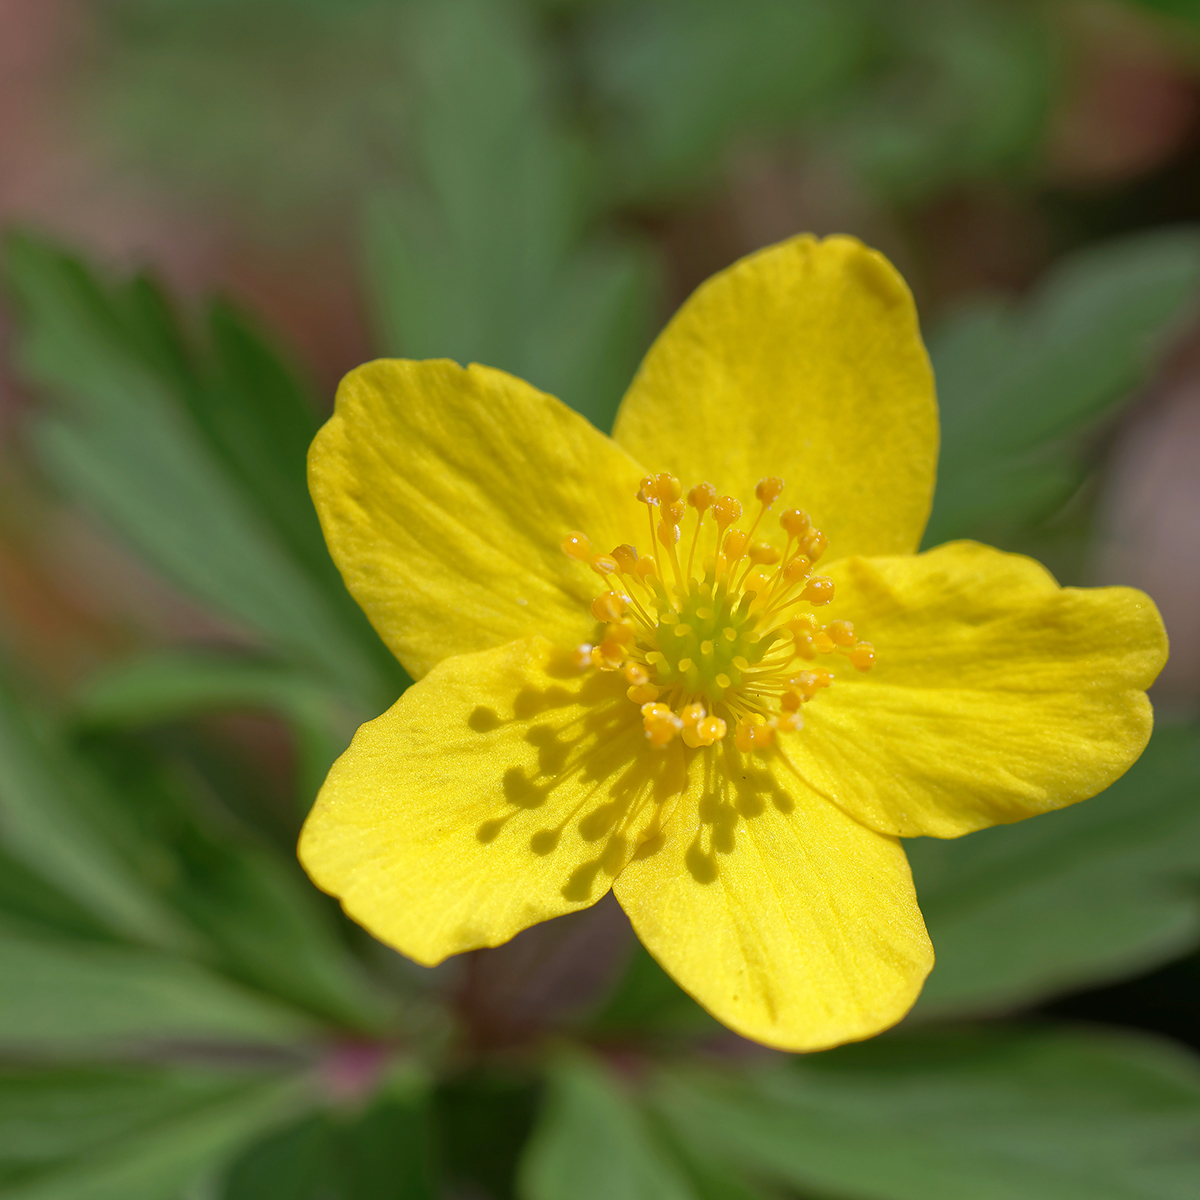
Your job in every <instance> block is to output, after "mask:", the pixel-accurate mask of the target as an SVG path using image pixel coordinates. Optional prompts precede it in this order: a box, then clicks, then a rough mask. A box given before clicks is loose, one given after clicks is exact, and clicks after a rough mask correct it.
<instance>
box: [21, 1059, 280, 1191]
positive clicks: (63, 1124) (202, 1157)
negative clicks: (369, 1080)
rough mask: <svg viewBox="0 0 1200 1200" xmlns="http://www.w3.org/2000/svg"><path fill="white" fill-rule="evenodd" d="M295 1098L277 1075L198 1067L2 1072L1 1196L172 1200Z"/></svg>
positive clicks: (266, 1125) (270, 1123)
mask: <svg viewBox="0 0 1200 1200" xmlns="http://www.w3.org/2000/svg"><path fill="white" fill-rule="evenodd" d="M302 1102H303V1094H302V1090H301V1086H300V1085H299V1083H298V1082H297V1081H295V1080H288V1079H286V1078H281V1077H280V1076H279V1075H278V1074H274V1073H265V1072H248V1071H236V1070H226V1071H218V1070H211V1069H204V1068H200V1067H188V1068H184V1067H169V1068H159V1067H112V1068H106V1067H95V1068H77V1067H65V1068H60V1069H49V1070H35V1069H26V1070H17V1069H14V1068H8V1069H5V1070H3V1071H0V1187H3V1189H4V1195H5V1197H6V1198H8V1200H177V1197H178V1196H179V1194H180V1191H181V1189H182V1188H184V1187H186V1186H187V1185H189V1184H190V1183H192V1182H193V1181H194V1180H195V1179H196V1178H197V1177H198V1176H200V1175H201V1174H202V1173H206V1172H209V1171H212V1170H213V1169H214V1168H216V1167H218V1166H220V1164H221V1163H222V1162H223V1161H224V1160H226V1159H227V1158H229V1157H230V1156H231V1155H233V1154H234V1153H236V1152H237V1150H238V1149H239V1148H240V1147H241V1146H242V1145H244V1144H245V1143H246V1142H247V1141H249V1140H251V1139H253V1138H254V1137H255V1136H256V1135H258V1134H259V1133H260V1132H261V1131H263V1130H264V1129H267V1128H270V1127H271V1126H273V1125H276V1124H278V1123H279V1122H280V1121H281V1120H282V1119H285V1118H286V1117H287V1116H289V1115H290V1114H291V1113H292V1112H294V1111H295V1109H296V1108H297V1107H298V1106H299V1105H300V1104H301V1103H302Z"/></svg>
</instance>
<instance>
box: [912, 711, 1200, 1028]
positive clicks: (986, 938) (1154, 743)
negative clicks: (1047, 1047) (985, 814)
mask: <svg viewBox="0 0 1200 1200" xmlns="http://www.w3.org/2000/svg"><path fill="white" fill-rule="evenodd" d="M1198 801H1200V729H1198V728H1196V727H1195V726H1191V725H1189V726H1170V725H1162V726H1160V727H1159V728H1158V729H1157V730H1156V731H1155V733H1154V736H1153V737H1152V738H1151V741H1150V744H1149V746H1148V747H1147V748H1146V751H1145V753H1144V754H1143V755H1142V757H1141V758H1140V759H1139V760H1138V761H1137V762H1136V763H1135V764H1134V765H1133V766H1132V767H1131V768H1130V769H1129V771H1128V773H1127V774H1125V775H1124V776H1122V778H1120V779H1119V780H1117V782H1116V783H1114V784H1113V785H1112V786H1111V787H1110V788H1108V790H1107V791H1105V792H1102V793H1101V794H1100V795H1099V796H1096V797H1094V798H1093V799H1091V800H1085V801H1083V802H1082V803H1081V804H1076V805H1073V806H1072V807H1070V808H1065V809H1061V810H1059V811H1058V812H1053V813H1047V814H1045V815H1043V816H1039V817H1033V818H1031V819H1029V820H1027V821H1021V822H1018V823H1017V824H1015V825H1006V826H999V827H996V828H993V829H985V830H981V831H980V832H979V833H973V834H971V835H970V836H969V837H966V838H961V839H958V840H956V841H948V842H942V841H938V840H936V839H933V838H915V839H911V840H909V841H907V842H906V843H905V848H906V850H907V851H908V854H909V858H910V860H911V862H912V865H913V875H914V878H915V880H916V884H917V897H918V899H919V901H920V903H921V911H922V912H923V913H924V914H925V920H926V923H927V925H928V927H929V933H930V937H931V938H932V940H933V946H934V950H935V952H936V954H937V962H936V965H935V966H934V969H933V973H932V974H931V975H930V977H929V981H928V982H927V983H926V985H925V991H924V993H923V994H922V996H921V999H920V1000H919V1001H918V1008H917V1012H918V1013H924V1014H939V1013H946V1012H962V1011H977V1012H978V1011H990V1010H995V1009H1000V1008H1006V1007H1011V1006H1014V1005H1017V1004H1029V1003H1033V1002H1035V1001H1038V1000H1041V999H1043V998H1045V997H1047V996H1051V995H1054V994H1056V993H1060V992H1064V991H1067V990H1069V989H1071V988H1077V987H1081V986H1084V985H1087V984H1095V983H1100V982H1107V981H1109V980H1112V979H1116V978H1120V977H1121V976H1123V975H1129V974H1133V973H1136V972H1139V971H1143V970H1147V969H1149V968H1150V967H1152V966H1155V965H1157V964H1158V963H1161V962H1164V961H1166V960H1168V959H1170V958H1173V957H1175V956H1176V955H1178V954H1181V953H1184V952H1185V951H1187V950H1189V949H1190V948H1191V947H1193V946H1195V945H1196V944H1197V943H1200V803H1198Z"/></svg>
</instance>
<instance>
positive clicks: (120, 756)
mask: <svg viewBox="0 0 1200 1200" xmlns="http://www.w3.org/2000/svg"><path fill="white" fill-rule="evenodd" d="M85 744H86V746H87V749H88V752H89V754H90V756H91V758H92V760H93V761H94V762H95V763H96V764H97V766H98V768H100V769H101V770H102V771H103V774H104V775H105V776H106V777H108V778H109V779H112V780H114V781H117V780H119V781H120V788H121V794H122V798H123V800H124V803H125V805H126V806H127V808H128V810H129V811H130V812H131V814H133V815H134V816H135V818H136V820H137V822H138V825H139V828H140V829H141V832H142V834H143V836H144V837H145V839H146V841H147V843H148V844H150V845H152V846H154V847H155V848H157V849H158V851H159V853H160V854H161V855H162V856H163V857H164V858H165V859H166V861H167V862H168V863H169V867H168V869H166V870H164V871H163V872H162V873H161V876H160V878H159V879H158V880H157V886H158V888H159V890H160V891H161V893H162V895H163V896H164V898H165V899H167V900H168V901H169V902H170V903H171V905H172V906H173V907H174V909H175V910H177V911H178V912H180V913H181V914H183V915H184V916H186V917H187V919H188V920H189V921H190V922H191V924H192V926H193V927H194V928H195V929H197V930H198V931H199V932H200V933H201V934H202V935H203V943H202V945H201V946H200V947H199V948H198V949H197V951H196V953H195V954H194V957H196V958H199V959H201V960H202V961H204V962H205V963H206V964H207V965H209V966H211V967H214V968H216V969H218V970H220V971H221V972H222V973H224V974H225V975H228V976H230V977H232V978H233V979H235V980H238V981H240V982H242V983H246V984H249V985H251V986H252V987H255V988H258V989H261V990H262V991H265V992H268V993H270V994H271V995H273V996H276V997H280V998H284V999H286V1000H287V1001H289V1002H290V1003H292V1004H295V1005H298V1006H300V1007H303V1008H305V1009H307V1010H309V1011H310V1012H313V1013H316V1014H318V1015H319V1016H321V1017H323V1018H325V1019H327V1020H332V1021H334V1022H336V1023H337V1024H340V1025H344V1026H349V1027H350V1028H352V1029H357V1030H359V1031H368V1032H380V1031H382V1030H383V1029H386V1028H388V1027H389V1026H390V1025H391V1024H392V1023H393V1021H394V1017H395V1013H394V1011H393V1010H394V1007H395V1004H394V1001H385V1000H384V998H383V997H382V995H381V994H380V993H379V992H377V991H376V990H375V989H374V988H373V987H372V986H371V985H370V984H369V982H368V980H367V978H366V975H365V972H364V970H363V968H362V965H361V963H360V962H359V961H358V960H357V959H355V958H354V956H353V955H351V954H350V952H349V951H348V949H347V948H346V946H345V944H344V942H343V941H342V939H341V937H340V936H339V933H338V931H337V928H336V926H335V925H334V923H333V920H332V905H331V903H330V902H328V901H326V900H324V899H323V898H322V897H320V896H319V895H318V894H317V892H316V891H315V890H314V889H313V887H312V885H311V884H310V883H309V882H308V880H307V879H305V878H304V876H303V874H302V872H301V871H300V868H299V865H298V864H297V863H296V860H295V857H294V854H293V853H292V849H291V846H290V845H289V846H288V847H287V849H286V850H284V851H280V850H277V849H276V848H275V847H274V846H271V845H269V844H268V843H266V842H265V841H263V840H261V839H259V838H257V837H255V836H253V835H252V834H251V833H250V832H249V831H248V830H246V829H245V828H243V827H242V826H241V825H240V824H239V823H237V822H235V821H234V820H232V819H230V818H229V817H227V816H222V813H221V810H220V809H218V808H216V806H214V805H212V804H206V803H205V797H204V795H203V793H202V792H200V793H198V789H197V785H196V782H195V780H194V779H193V778H192V776H191V773H190V772H189V771H187V770H185V769H178V770H177V769H176V766H175V764H174V763H173V762H171V761H169V760H168V761H167V762H163V761H161V759H160V758H159V756H157V755H154V754H152V753H150V752H149V750H148V749H147V747H146V745H145V743H144V742H142V741H140V740H136V739H132V738H128V737H123V736H121V735H108V736H104V737H101V736H99V735H95V734H93V735H92V736H91V737H89V738H88V739H87V741H86V743H85Z"/></svg>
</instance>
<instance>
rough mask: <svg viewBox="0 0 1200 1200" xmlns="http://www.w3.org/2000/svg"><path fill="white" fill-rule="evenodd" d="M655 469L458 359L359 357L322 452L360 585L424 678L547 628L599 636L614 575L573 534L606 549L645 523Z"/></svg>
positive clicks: (338, 546)
mask: <svg viewBox="0 0 1200 1200" xmlns="http://www.w3.org/2000/svg"><path fill="white" fill-rule="evenodd" d="M643 475H644V472H643V471H642V469H641V468H640V467H639V466H638V464H637V463H635V462H634V461H633V459H632V458H630V456H629V455H628V454H627V453H626V452H625V451H624V450H622V449H621V448H620V447H619V446H617V445H616V444H615V443H614V442H613V441H612V440H611V439H610V438H608V437H606V436H605V435H604V434H602V433H599V432H598V431H597V430H596V429H594V428H593V427H592V426H591V425H589V424H588V422H587V421H585V420H584V419H583V418H582V417H580V416H579V415H577V414H576V413H573V412H572V411H571V410H570V409H568V408H567V407H566V406H565V405H564V404H562V403H560V402H559V401H558V400H555V399H554V397H553V396H548V395H546V394H545V393H544V392H539V391H538V390H537V389H536V388H533V387H531V386H530V385H529V384H527V383H524V382H523V381H522V380H520V379H516V378H514V377H513V376H511V375H507V374H505V373H504V372H503V371H496V370H492V369H491V368H488V367H480V366H471V367H468V368H466V369H464V368H462V367H459V366H457V365H456V364H454V363H452V362H448V361H444V360H439V361H433V362H409V361H404V360H388V359H382V360H380V361H378V362H372V363H367V364H366V365H365V366H362V367H359V368H358V369H357V370H355V371H352V372H351V373H350V374H349V375H347V376H346V378H345V379H344V380H343V381H342V384H341V387H339V389H338V397H337V408H336V410H335V412H334V415H333V417H332V418H331V419H330V420H329V421H328V422H327V423H326V424H325V426H324V428H322V430H321V431H320V433H318V434H317V437H316V440H315V441H314V442H313V445H312V450H311V451H310V453H309V486H310V488H311V490H312V495H313V500H314V502H315V503H316V506H317V512H318V513H319V514H320V517H321V525H322V527H323V528H324V530H325V538H326V540H327V541H328V543H329V549H330V552H331V553H332V554H333V557H334V560H335V561H336V562H337V565H338V567H339V569H340V570H341V572H342V577H343V579H345V581H346V586H347V587H348V588H349V589H350V591H351V593H352V594H353V596H354V598H355V599H356V600H357V601H358V602H359V604H360V605H362V607H363V608H364V609H365V610H366V613H367V616H368V617H370V619H371V623H372V624H373V625H374V626H375V628H376V629H377V630H378V631H379V634H380V636H381V637H382V638H383V640H384V641H385V642H386V643H387V644H388V646H389V647H390V648H391V649H392V651H393V652H394V653H395V654H396V656H397V657H398V658H399V659H400V661H401V662H402V663H403V664H404V666H405V667H406V668H407V670H408V671H409V673H410V674H412V675H413V676H414V677H415V678H419V677H420V676H421V675H423V674H424V673H425V672H426V671H428V670H429V668H430V667H432V666H433V665H434V663H437V662H440V661H441V659H443V658H445V657H446V656H447V655H450V654H463V653H467V652H469V651H473V650H483V649H486V648H488V647H490V646H496V645H501V644H503V643H506V642H509V641H512V640H514V639H516V638H519V637H525V636H529V635H532V634H543V635H545V636H546V637H548V638H551V639H552V640H554V641H558V642H561V643H562V644H564V645H569V644H573V643H577V642H579V641H581V640H584V639H585V638H586V637H587V635H588V633H589V632H590V630H591V629H592V628H593V626H594V624H595V622H594V621H593V620H592V618H591V615H590V614H589V612H588V605H589V604H590V602H591V600H592V598H593V597H594V596H595V595H596V594H597V592H598V591H599V590H600V588H599V586H598V580H597V578H596V576H595V575H594V574H593V573H592V572H591V571H590V570H589V569H588V568H587V567H585V566H583V565H581V564H580V563H577V562H574V561H572V560H570V559H568V558H567V557H566V556H565V555H564V554H563V552H562V550H561V542H562V539H563V538H564V537H565V536H566V535H567V534H568V533H570V532H571V531H572V530H576V529H579V530H582V531H584V532H585V533H588V534H589V535H590V536H591V537H592V538H593V539H594V542H595V546H596V549H597V550H598V551H604V552H607V551H608V550H610V549H612V547H613V546H615V545H618V544H619V543H621V542H625V541H630V540H631V539H633V538H634V537H635V536H638V535H640V534H641V529H642V526H641V525H640V524H638V519H639V518H641V519H642V521H643V523H644V513H643V510H642V507H641V505H639V504H637V503H636V502H635V501H634V499H633V497H634V495H635V493H636V492H637V490H638V486H639V481H640V479H641V478H642V476H643ZM644 540H645V539H644V537H643V541H644Z"/></svg>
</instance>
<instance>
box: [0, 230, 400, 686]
mask: <svg viewBox="0 0 1200 1200" xmlns="http://www.w3.org/2000/svg"><path fill="white" fill-rule="evenodd" d="M5 274H6V277H7V281H8V284H9V287H10V289H11V291H12V292H13V293H14V295H15V298H16V300H17V307H18V315H19V317H20V318H21V319H20V321H19V325H18V330H19V334H18V338H17V342H16V357H17V360H18V362H19V363H20V365H21V369H22V371H23V372H24V374H25V375H26V376H27V378H29V379H30V380H31V381H32V382H34V383H35V384H37V385H38V387H39V388H41V389H42V390H43V391H44V392H45V393H46V394H47V395H48V396H50V397H51V398H52V399H53V401H54V404H53V405H51V406H49V407H45V408H42V409H40V410H38V411H37V413H36V417H35V421H34V425H33V435H34V437H33V440H34V444H35V447H36V448H37V451H38V454H39V457H40V459H41V462H42V465H43V467H44V469H45V470H46V471H47V472H48V473H49V474H50V476H51V477H52V479H53V480H54V481H55V483H56V484H58V486H59V487H61V488H62V489H63V490H64V491H65V492H66V493H67V494H68V495H70V496H71V497H73V498H74V499H75V500H77V501H78V502H79V503H81V504H82V505H83V506H84V507H86V508H87V509H88V510H89V511H91V512H93V513H95V514H96V515H98V516H99V517H100V518H101V519H102V520H103V521H105V522H106V523H107V524H108V525H109V526H110V527H111V528H113V529H114V530H115V531H117V532H118V533H119V534H120V535H121V536H122V537H124V538H126V539H127V540H128V541H129V542H130V544H131V545H132V546H133V547H134V548H135V549H137V550H138V551H139V552H140V553H141V554H143V555H144V556H146V558H147V559H148V560H149V561H151V562H152V563H154V564H155V565H156V566H157V567H159V568H160V569H161V570H162V571H163V572H164V573H165V574H167V575H168V576H169V577H170V578H172V579H173V580H175V581H176V582H177V583H179V584H180V585H181V586H183V587H184V588H186V589H187V590H188V591H189V592H191V593H192V594H193V595H195V596H197V597H199V598H200V599H201V600H203V601H205V602H206V603H208V604H211V605H213V606H214V607H215V608H216V609H217V610H218V611H220V612H222V613H224V614H225V615H227V616H229V617H231V618H233V619H235V620H236V621H238V622H239V623H241V624H244V625H246V626H248V627H249V628H250V629H252V630H253V631H254V632H256V633H257V634H259V635H260V636H261V637H263V638H264V639H265V640H266V641H267V642H268V644H270V645H273V646H277V647H279V648H280V649H281V650H283V651H284V652H286V653H288V654H289V655H291V656H292V657H293V658H294V659H296V660H297V661H299V662H301V663H303V664H305V665H308V666H310V667H312V668H313V669H315V670H317V671H320V672H321V673H323V674H324V675H325V676H326V677H327V678H329V679H331V680H333V681H336V683H337V684H338V685H340V686H341V687H342V688H344V689H345V690H346V692H347V694H348V695H349V696H350V697H351V698H352V699H353V700H354V701H355V702H357V703H361V704H363V705H364V706H365V707H366V708H374V709H377V708H379V707H382V706H383V705H385V704H387V703H390V702H391V700H392V699H394V695H395V690H396V686H395V683H394V682H392V681H389V679H388V678H387V676H386V674H385V673H383V672H381V669H380V667H379V665H378V660H377V659H376V658H375V657H374V656H373V652H368V651H366V650H364V649H363V646H362V644H361V643H360V642H359V641H358V640H357V638H356V636H355V635H354V633H353V632H350V631H348V629H347V626H346V625H345V623H344V622H343V620H342V618H341V616H340V615H339V612H338V605H337V604H331V602H330V601H329V599H328V596H327V594H325V593H323V592H322V590H321V586H320V585H319V584H318V583H317V582H315V581H314V580H313V578H312V577H311V576H310V575H308V574H307V573H306V572H305V571H304V569H303V568H302V566H301V565H300V563H299V562H298V561H297V560H296V558H295V557H294V556H293V555H292V554H291V552H290V550H289V548H288V546H287V545H286V542H285V540H284V539H283V538H281V537H280V536H279V535H278V534H277V533H276V531H275V530H274V529H273V528H272V526H271V522H270V519H269V516H268V514H267V513H265V512H264V511H263V510H261V509H260V508H259V507H257V505H256V499H255V496H254V495H253V494H252V493H251V492H248V491H247V490H246V489H244V488H242V487H240V486H239V484H238V482H237V479H236V477H235V475H234V473H233V472H231V470H230V469H228V467H227V465H226V464H225V463H223V462H222V461H221V459H220V457H219V456H218V455H217V454H215V453H214V452H213V450H212V448H211V446H210V444H209V443H208V441H207V439H206V437H205V436H204V433H203V431H202V429H200V428H199V427H197V425H196V423H195V421H194V420H193V417H192V409H193V408H194V407H195V406H197V405H200V404H203V403H205V402H206V401H205V399H204V398H203V397H201V396H199V395H197V391H198V389H199V388H200V386H201V385H200V383H198V382H197V378H196V376H197V374H198V373H197V372H196V371H195V369H194V368H193V366H192V364H191V363H190V360H189V358H188V354H187V350H186V348H185V346H184V345H183V342H182V339H181V338H180V335H179V333H178V331H177V330H176V329H175V328H174V327H173V324H172V322H171V320H170V317H169V314H168V313H167V312H166V308H165V304H164V302H163V301H162V298H161V296H160V295H159V294H158V293H157V291H156V290H155V289H153V288H151V287H150V286H149V285H148V284H146V283H144V282H142V281H138V282H135V283H134V284H132V285H130V286H128V287H126V288H124V289H112V290H109V289H106V288H104V287H103V286H101V285H100V284H99V283H98V282H97V281H96V280H95V279H94V278H93V277H92V276H91V275H90V274H89V273H88V272H87V271H86V269H85V268H84V267H83V266H82V265H81V264H80V263H78V262H77V261H75V260H73V259H71V258H70V257H69V256H67V255H64V254H61V253H59V252H57V251H56V250H53V249H51V248H50V247H48V246H46V245H44V244H43V243H40V242H37V241H35V240H33V239H31V238H13V239H10V240H9V243H8V247H7V254H6V256H5Z"/></svg>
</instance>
